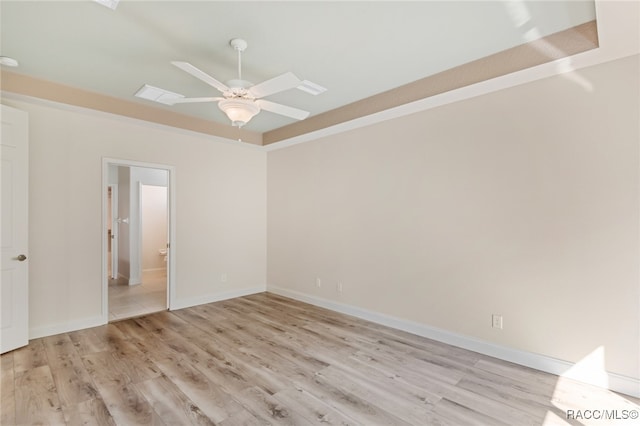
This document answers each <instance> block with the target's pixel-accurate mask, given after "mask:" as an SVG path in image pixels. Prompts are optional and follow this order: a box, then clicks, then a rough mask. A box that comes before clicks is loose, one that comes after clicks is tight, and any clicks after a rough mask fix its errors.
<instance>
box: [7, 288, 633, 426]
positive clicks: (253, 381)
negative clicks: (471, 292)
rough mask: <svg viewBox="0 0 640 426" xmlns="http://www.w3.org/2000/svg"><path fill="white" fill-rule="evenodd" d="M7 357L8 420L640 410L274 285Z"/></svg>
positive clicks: (280, 421)
mask: <svg viewBox="0 0 640 426" xmlns="http://www.w3.org/2000/svg"><path fill="white" fill-rule="evenodd" d="M1 360H2V388H1V389H2V405H1V410H2V412H1V415H2V417H1V419H0V423H1V424H2V425H13V424H20V425H28V424H56V425H57V424H60V425H63V424H69V425H80V424H104V425H113V424H117V425H146V424H158V425H187V424H201V425H204V424H220V425H225V426H228V425H253V424H256V425H266V424H275V425H308V424H327V425H336V424H340V425H470V424H481V425H541V424H554V425H555V424H557V425H566V424H568V425H582V424H595V425H605V424H612V423H610V422H608V421H605V420H597V421H596V420H591V421H589V420H575V419H568V418H567V411H568V410H618V411H617V412H618V413H620V414H621V415H622V410H638V409H639V407H638V400H636V399H633V398H631V397H628V396H624V395H619V394H616V393H613V392H610V391H607V390H603V389H599V388H596V387H591V386H587V385H584V384H580V383H577V382H573V381H571V380H567V379H562V378H559V377H557V376H553V375H550V374H545V373H541V372H538V371H535V370H531V369H528V368H525V367H521V366H518V365H514V364H510V363H507V362H503V361H499V360H496V359H493V358H490V357H487V356H483V355H480V354H477V353H474V352H470V351H466V350H463V349H459V348H455V347H452V346H448V345H445V344H441V343H438V342H435V341H432V340H429V339H425V338H421V337H417V336H414V335H411V334H408V333H404V332H400V331H397V330H393V329H390V328H387V327H383V326H380V325H377V324H373V323H369V322H367V321H363V320H359V319H356V318H353V317H349V316H345V315H342V314H337V313H334V312H330V311H327V310H324V309H320V308H317V307H313V306H310V305H307V304H304V303H300V302H297V301H293V300H290V299H287V298H283V297H280V296H276V295H273V294H271V293H261V294H256V295H252V296H247V297H242V298H237V299H233V300H228V301H223V302H218V303H211V304H207V305H201V306H196V307H192V308H188V309H182V310H178V311H172V312H168V311H165V312H160V313H156V314H151V315H147V316H143V317H139V318H133V319H128V320H123V321H119V322H115V323H110V324H108V325H105V326H101V327H97V328H91V329H86V330H81V331H76V332H72V333H66V334H61V335H57V336H51V337H46V338H41V339H36V340H32V341H31V342H30V344H29V346H27V347H25V348H22V349H18V350H16V351H14V352H11V353H8V354H5V355H2V357H1ZM617 424H622V425H632V424H634V423H633V422H632V421H625V420H621V421H620V422H618V423H617Z"/></svg>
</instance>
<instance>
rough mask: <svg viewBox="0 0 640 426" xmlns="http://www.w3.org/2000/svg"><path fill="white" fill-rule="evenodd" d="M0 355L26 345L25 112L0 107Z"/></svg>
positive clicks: (26, 135)
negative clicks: (0, 128) (0, 124)
mask: <svg viewBox="0 0 640 426" xmlns="http://www.w3.org/2000/svg"><path fill="white" fill-rule="evenodd" d="M1 107H2V109H1V110H0V111H1V114H0V116H1V117H2V137H1V138H0V161H1V162H2V167H1V178H0V179H1V181H0V187H1V189H0V191H1V192H0V199H1V200H2V201H1V204H0V211H1V214H2V217H1V222H2V224H1V226H0V246H1V248H2V257H1V259H0V271H1V273H2V276H1V278H0V308H1V309H2V311H1V312H0V353H5V352H8V351H11V350H13V349H16V348H19V347H21V346H25V345H27V344H28V343H29V281H28V276H27V274H28V265H27V264H28V261H27V254H28V252H27V245H28V242H29V241H28V225H29V223H28V204H27V203H28V200H29V193H28V190H29V184H28V177H29V175H28V165H29V156H28V155H29V154H28V153H29V149H28V143H29V142H28V141H29V140H28V127H27V113H26V112H24V111H20V110H17V109H14V108H10V107H8V106H6V105H1Z"/></svg>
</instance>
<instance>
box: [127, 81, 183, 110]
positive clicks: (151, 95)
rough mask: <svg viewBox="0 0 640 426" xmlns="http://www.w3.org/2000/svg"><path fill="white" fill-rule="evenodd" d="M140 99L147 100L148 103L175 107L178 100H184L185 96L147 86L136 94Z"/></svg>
mask: <svg viewBox="0 0 640 426" xmlns="http://www.w3.org/2000/svg"><path fill="white" fill-rule="evenodd" d="M136 96H137V97H138V98H142V99H146V100H148V101H154V102H160V103H161V104H165V105H173V104H174V102H173V101H175V100H176V99H182V98H184V95H181V94H179V93H173V92H170V91H168V90H164V89H160V88H159V87H153V86H149V85H148V84H145V85H144V86H142V87H141V88H140V90H138V91H137V92H136Z"/></svg>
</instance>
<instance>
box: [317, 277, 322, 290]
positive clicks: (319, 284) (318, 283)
mask: <svg viewBox="0 0 640 426" xmlns="http://www.w3.org/2000/svg"><path fill="white" fill-rule="evenodd" d="M316 286H317V287H318V288H320V287H322V280H321V279H320V278H316Z"/></svg>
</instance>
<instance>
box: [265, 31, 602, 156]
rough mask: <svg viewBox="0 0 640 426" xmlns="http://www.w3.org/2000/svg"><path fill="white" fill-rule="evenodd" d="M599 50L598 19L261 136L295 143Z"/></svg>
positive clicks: (273, 140)
mask: <svg viewBox="0 0 640 426" xmlns="http://www.w3.org/2000/svg"><path fill="white" fill-rule="evenodd" d="M597 47H598V29H597V25H596V21H595V20H594V21H591V22H587V23H585V24H582V25H578V26H575V27H572V28H569V29H567V30H564V31H560V32H558V33H555V34H551V35H549V36H547V37H543V38H540V39H538V40H534V41H532V42H529V43H525V44H521V45H519V46H516V47H513V48H511V49H507V50H503V51H502V52H498V53H496V54H493V55H490V56H487V57H484V58H481V59H478V60H476V61H472V62H468V63H466V64H463V65H460V66H458V67H455V68H451V69H448V70H446V71H443V72H440V73H438V74H434V75H431V76H429V77H425V78H423V79H420V80H418V81H415V82H413V83H409V84H406V85H404V86H400V87H398V88H395V89H392V90H389V91H386V92H383V93H380V94H377V95H374V96H371V97H368V98H366V99H362V100H360V101H357V102H353V103H351V104H349V105H345V106H343V107H340V108H336V109H333V110H331V111H327V112H325V113H322V114H318V115H314V116H312V117H309V118H307V119H306V120H303V121H299V122H296V123H293V124H290V125H287V126H284V127H280V128H278V129H274V130H271V131H268V132H265V133H263V135H262V140H263V145H269V144H272V143H276V142H280V141H283V140H286V139H291V138H293V137H296V136H300V135H303V134H307V133H311V132H314V131H317V130H320V129H324V128H327V127H330V126H335V125H338V124H341V123H345V122H347V121H351V120H355V119H358V118H361V117H364V116H368V115H371V114H376V113H379V112H381V111H385V110H388V109H391V108H395V107H398V106H400V105H405V104H408V103H411V102H415V101H418V100H420V99H425V98H429V97H431V96H435V95H439V94H441V93H445V92H449V91H452V90H456V89H460V88H462V87H466V86H470V85H472V84H476V83H480V82H482V81H487V80H491V79H493V78H497V77H501V76H504V75H507V74H510V73H513V72H517V71H521V70H524V69H527V68H531V67H534V66H537V65H540V64H544V63H547V62H551V61H554V60H557V59H561V58H565V57H567V56H572V55H576V54H578V53H582V52H585V51H587V50H591V49H595V48H597Z"/></svg>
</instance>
